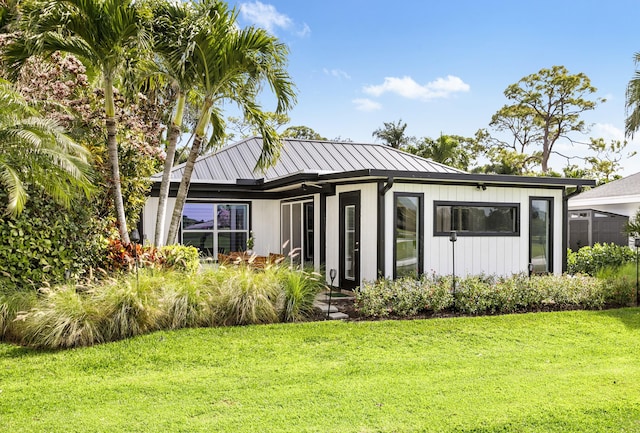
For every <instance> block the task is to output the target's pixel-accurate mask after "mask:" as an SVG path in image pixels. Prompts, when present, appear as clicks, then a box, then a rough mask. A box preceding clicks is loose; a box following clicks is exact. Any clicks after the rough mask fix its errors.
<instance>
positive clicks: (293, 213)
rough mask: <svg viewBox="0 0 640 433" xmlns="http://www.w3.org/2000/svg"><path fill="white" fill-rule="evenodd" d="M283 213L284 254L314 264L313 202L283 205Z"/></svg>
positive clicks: (294, 261)
mask: <svg viewBox="0 0 640 433" xmlns="http://www.w3.org/2000/svg"><path fill="white" fill-rule="evenodd" d="M281 211H282V217H281V220H280V228H281V230H282V231H281V233H282V254H284V255H287V256H288V255H291V260H292V261H293V263H297V264H300V263H302V262H304V263H311V264H313V248H314V243H313V238H314V231H313V223H314V219H313V201H305V202H288V203H282V205H281Z"/></svg>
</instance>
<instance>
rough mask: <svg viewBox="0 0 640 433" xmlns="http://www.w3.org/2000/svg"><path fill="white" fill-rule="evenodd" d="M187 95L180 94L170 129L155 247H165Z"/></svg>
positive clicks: (159, 202)
mask: <svg viewBox="0 0 640 433" xmlns="http://www.w3.org/2000/svg"><path fill="white" fill-rule="evenodd" d="M184 104H185V95H184V94H183V93H179V94H178V101H177V102H176V112H175V114H174V116H173V121H172V122H171V127H170V128H169V140H168V143H167V157H166V159H165V161H164V172H163V173H162V182H161V183H160V196H159V198H158V212H157V214H156V230H155V235H154V237H153V239H154V241H153V242H154V245H155V246H156V247H161V246H162V245H163V238H162V236H163V235H164V227H165V221H166V215H167V201H168V200H167V199H168V198H169V186H170V185H171V181H170V180H169V177H170V176H171V169H172V168H173V161H174V159H175V156H176V146H177V144H178V137H179V136H180V127H181V126H182V117H183V113H184Z"/></svg>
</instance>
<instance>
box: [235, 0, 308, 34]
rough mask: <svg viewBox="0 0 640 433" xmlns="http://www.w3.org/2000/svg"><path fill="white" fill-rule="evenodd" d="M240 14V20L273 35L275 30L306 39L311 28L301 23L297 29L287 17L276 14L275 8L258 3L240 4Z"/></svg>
mask: <svg viewBox="0 0 640 433" xmlns="http://www.w3.org/2000/svg"><path fill="white" fill-rule="evenodd" d="M240 14H241V15H242V18H243V19H245V20H247V21H249V22H251V23H252V24H255V25H257V26H258V27H262V28H264V29H266V30H267V31H268V32H269V33H272V34H275V32H276V29H282V30H289V31H290V32H293V33H295V34H296V35H298V36H299V37H306V36H309V35H310V34H311V27H309V25H308V24H307V23H303V24H302V26H300V28H299V29H298V30H296V29H295V28H296V27H299V26H298V25H297V24H295V23H294V22H293V20H292V19H291V18H289V17H288V16H287V15H285V14H282V13H280V12H278V10H277V9H276V7H275V6H273V5H270V4H264V3H262V2H260V1H255V2H252V3H241V4H240Z"/></svg>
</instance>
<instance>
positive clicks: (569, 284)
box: [355, 274, 635, 317]
mask: <svg viewBox="0 0 640 433" xmlns="http://www.w3.org/2000/svg"><path fill="white" fill-rule="evenodd" d="M634 300H635V288H633V287H631V286H630V285H628V284H626V283H625V282H624V281H622V280H619V279H618V280H615V281H613V280H611V281H610V280H602V279H598V278H595V277H590V276H584V275H580V276H556V275H545V276H532V277H528V276H526V275H523V274H518V275H513V276H511V277H508V278H503V277H496V276H469V277H466V278H456V291H455V295H454V293H453V286H452V280H451V277H438V276H435V275H432V276H423V277H422V278H420V279H419V280H416V279H413V278H402V279H399V280H396V281H391V280H378V281H375V282H367V283H365V284H364V285H363V287H362V288H361V289H360V290H359V291H358V292H356V301H355V303H356V309H357V310H358V311H359V312H360V313H361V314H362V315H363V316H365V317H411V316H415V315H419V314H433V313H442V312H445V311H447V312H455V313H460V314H467V315H481V314H505V313H517V312H527V311H549V310H565V309H599V308H604V307H607V306H625V305H629V304H631V303H633V302H634Z"/></svg>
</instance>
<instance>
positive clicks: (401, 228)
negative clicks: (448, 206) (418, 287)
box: [393, 193, 424, 278]
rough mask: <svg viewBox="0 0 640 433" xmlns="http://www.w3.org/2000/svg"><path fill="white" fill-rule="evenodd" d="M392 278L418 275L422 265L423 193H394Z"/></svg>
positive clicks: (421, 270)
mask: <svg viewBox="0 0 640 433" xmlns="http://www.w3.org/2000/svg"><path fill="white" fill-rule="evenodd" d="M394 221H395V223H394V251H393V256H394V263H393V274H394V278H400V277H418V276H419V275H421V274H422V273H423V267H424V264H423V262H424V245H423V244H424V235H423V231H424V215H423V194H412V193H395V194H394Z"/></svg>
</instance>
